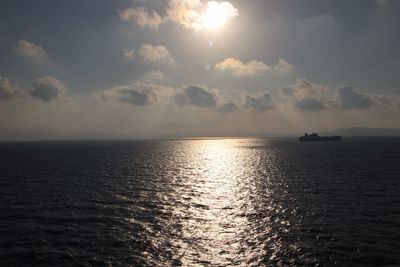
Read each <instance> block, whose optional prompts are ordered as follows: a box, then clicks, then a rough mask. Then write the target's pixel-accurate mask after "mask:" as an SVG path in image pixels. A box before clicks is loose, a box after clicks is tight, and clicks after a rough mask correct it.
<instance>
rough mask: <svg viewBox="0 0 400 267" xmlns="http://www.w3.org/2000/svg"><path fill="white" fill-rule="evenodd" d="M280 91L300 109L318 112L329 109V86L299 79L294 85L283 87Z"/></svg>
mask: <svg viewBox="0 0 400 267" xmlns="http://www.w3.org/2000/svg"><path fill="white" fill-rule="evenodd" d="M280 91H281V93H282V95H283V97H284V98H286V99H288V100H289V102H290V103H291V104H292V105H293V106H294V107H296V108H298V109H301V110H306V111H318V110H323V109H326V108H327V107H328V102H329V97H330V95H329V94H330V92H329V88H328V87H327V86H324V85H319V84H315V83H311V82H309V81H308V80H306V79H302V78H297V79H296V82H295V83H294V84H290V85H286V86H282V87H281V88H280Z"/></svg>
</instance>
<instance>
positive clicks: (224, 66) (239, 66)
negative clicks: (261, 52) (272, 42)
mask: <svg viewBox="0 0 400 267" xmlns="http://www.w3.org/2000/svg"><path fill="white" fill-rule="evenodd" d="M215 68H216V69H219V70H230V71H233V72H234V73H235V74H236V75H253V74H256V73H260V72H264V71H267V70H269V69H271V67H270V66H268V65H266V64H265V63H263V62H261V61H258V60H251V61H249V62H247V63H243V62H242V61H240V60H239V59H236V58H227V59H225V60H223V61H221V62H219V63H217V64H216V65H215Z"/></svg>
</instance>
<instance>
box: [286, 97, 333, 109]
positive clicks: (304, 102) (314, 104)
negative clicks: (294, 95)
mask: <svg viewBox="0 0 400 267" xmlns="http://www.w3.org/2000/svg"><path fill="white" fill-rule="evenodd" d="M294 105H295V106H296V107H297V108H299V109H302V110H310V111H315V110H323V109H326V104H325V102H324V101H322V100H321V99H318V98H317V97H313V96H305V97H303V98H301V99H298V100H296V101H295V102H294Z"/></svg>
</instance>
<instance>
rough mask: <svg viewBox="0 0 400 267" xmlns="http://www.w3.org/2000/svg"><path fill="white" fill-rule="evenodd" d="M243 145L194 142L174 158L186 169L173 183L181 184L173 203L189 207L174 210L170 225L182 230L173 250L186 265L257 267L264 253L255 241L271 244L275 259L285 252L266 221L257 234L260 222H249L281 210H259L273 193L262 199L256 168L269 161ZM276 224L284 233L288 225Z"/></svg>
mask: <svg viewBox="0 0 400 267" xmlns="http://www.w3.org/2000/svg"><path fill="white" fill-rule="evenodd" d="M244 145H245V146H246V145H248V144H241V143H240V140H196V141H192V144H191V145H189V146H188V145H186V146H185V148H188V149H184V150H183V151H180V150H179V149H178V151H179V152H178V153H180V157H176V156H175V157H173V159H174V160H176V159H177V158H181V159H182V161H183V162H184V163H185V165H181V166H180V167H181V169H180V172H179V175H178V176H177V177H171V178H172V180H174V181H178V183H177V184H176V185H173V186H172V187H175V188H178V190H176V191H174V193H173V196H171V197H172V199H174V202H176V203H185V205H174V207H173V208H172V209H173V212H172V216H171V218H169V220H168V222H166V223H170V224H176V223H178V224H180V233H179V234H178V235H177V236H176V237H177V238H176V239H175V242H173V243H174V244H175V246H176V247H174V248H172V250H175V249H177V251H174V253H173V254H175V255H179V261H180V262H181V263H182V264H183V265H190V264H215V265H227V264H246V263H253V264H255V263H259V262H260V261H261V260H263V256H265V254H266V253H265V251H263V246H264V244H262V243H261V242H260V240H257V239H258V238H260V237H261V236H265V235H270V236H271V237H270V239H271V240H273V242H272V243H271V244H272V246H271V247H269V248H268V249H270V250H271V253H270V254H271V257H274V255H275V254H276V253H275V252H276V251H275V250H279V249H280V247H281V246H282V245H281V244H280V241H279V238H278V235H277V233H272V228H270V227H266V226H267V225H268V224H265V223H266V222H265V221H263V222H262V223H260V224H259V225H257V226H256V228H255V225H254V223H255V222H257V220H253V221H252V220H250V219H251V218H252V217H253V218H256V217H257V216H259V215H260V214H259V210H260V209H266V210H273V211H274V212H275V211H276V210H277V207H274V206H272V205H271V206H269V205H267V206H266V207H261V206H262V201H260V198H264V199H265V198H266V197H267V198H269V196H267V195H268V194H269V193H268V192H271V189H270V188H263V189H262V190H265V191H264V192H263V194H262V195H260V194H259V193H258V192H257V190H259V189H257V184H259V183H260V182H259V181H257V179H256V177H255V175H259V173H258V171H257V170H256V168H257V166H258V164H260V163H261V159H262V158H263V159H264V160H265V159H267V158H268V157H269V155H268V154H265V151H264V152H262V151H261V150H260V151H259V152H262V153H263V156H262V157H260V153H259V152H256V150H254V149H252V147H249V149H243V146H244ZM254 152H256V153H254ZM172 164H173V165H175V164H176V162H174V161H173V163H172ZM177 185H178V186H177ZM264 204H265V203H264ZM271 204H272V203H271ZM278 208H281V207H278ZM274 220H275V223H277V222H278V223H279V224H281V225H282V227H283V226H284V225H285V224H288V225H289V223H288V222H287V221H284V220H281V219H280V218H279V217H276V218H274ZM254 231H257V232H259V233H257V232H254ZM266 231H271V234H268V232H266ZM247 243H248V244H247ZM254 243H255V244H257V245H256V246H254V245H255V244H254ZM249 244H253V245H249Z"/></svg>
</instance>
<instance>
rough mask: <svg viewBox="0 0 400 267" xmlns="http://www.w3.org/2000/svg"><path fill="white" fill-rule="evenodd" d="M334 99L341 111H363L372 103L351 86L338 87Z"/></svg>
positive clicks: (369, 98)
mask: <svg viewBox="0 0 400 267" xmlns="http://www.w3.org/2000/svg"><path fill="white" fill-rule="evenodd" d="M336 99H337V101H338V103H339V105H340V107H342V108H343V109H365V108H368V107H370V106H371V105H372V103H373V101H372V99H371V97H369V96H367V95H365V94H362V93H360V92H358V91H356V90H355V89H354V88H353V87H351V86H342V87H339V88H338V89H337V92H336Z"/></svg>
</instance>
